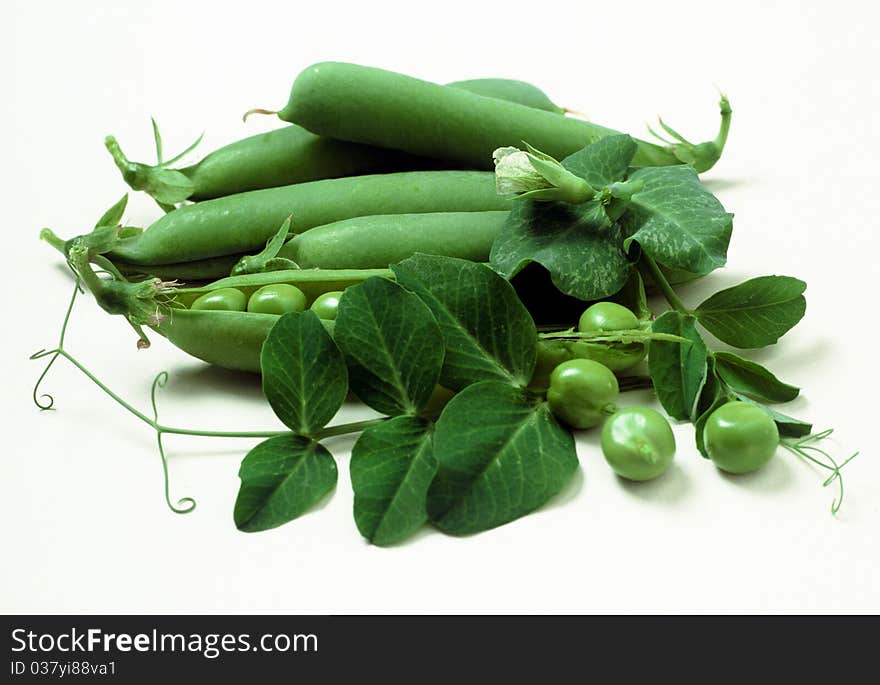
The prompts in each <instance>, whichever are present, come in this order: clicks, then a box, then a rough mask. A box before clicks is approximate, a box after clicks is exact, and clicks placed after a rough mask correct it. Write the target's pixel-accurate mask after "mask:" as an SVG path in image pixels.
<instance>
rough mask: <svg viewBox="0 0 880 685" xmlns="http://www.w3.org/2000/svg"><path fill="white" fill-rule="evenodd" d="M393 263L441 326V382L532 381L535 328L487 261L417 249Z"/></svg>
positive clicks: (453, 385)
mask: <svg viewBox="0 0 880 685" xmlns="http://www.w3.org/2000/svg"><path fill="white" fill-rule="evenodd" d="M391 268H392V270H393V271H394V275H395V277H396V278H397V281H398V283H400V284H401V285H402V286H403V287H405V288H407V289H409V290H411V291H412V292H414V293H415V294H416V295H418V296H419V298H421V300H422V301H423V302H424V303H425V304H426V305H427V306H428V307H429V308H430V310H431V312H433V314H434V317H435V318H436V320H437V322H438V323H439V325H440V331H441V334H442V340H443V343H444V345H445V347H446V357H445V361H444V363H443V370H442V372H441V375H440V383H441V385H443V386H444V387H447V388H449V389H450V390H461V389H462V388H464V387H466V386H467V385H470V384H471V383H475V382H477V381H481V380H498V381H503V382H506V383H513V384H515V385H522V386H525V385H527V384H528V382H529V379H530V378H531V376H532V369H533V368H534V366H535V346H536V342H537V331H536V329H535V323H534V321H532V317H531V316H530V315H529V313H528V311H527V310H526V308H525V307H524V306H523V304H522V302H520V300H519V298H518V297H517V296H516V292H515V291H514V290H513V286H511V285H510V283H508V282H507V281H505V280H504V279H503V278H502V277H501V276H499V275H498V274H497V273H495V272H494V271H492V269H490V268H488V267H486V266H485V265H483V264H475V263H474V262H468V261H465V260H462V259H455V258H452V257H438V256H432V255H423V254H417V255H415V256H413V257H410V258H409V259H406V260H404V261H402V262H400V263H399V264H396V265H394V266H392V267H391ZM347 297H348V293H346V298H347Z"/></svg>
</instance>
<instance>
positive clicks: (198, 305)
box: [190, 288, 247, 312]
mask: <svg viewBox="0 0 880 685" xmlns="http://www.w3.org/2000/svg"><path fill="white" fill-rule="evenodd" d="M246 304H247V298H246V297H245V296H244V293H243V292H241V290H236V289H235V288H218V289H217V290H211V291H209V292H207V293H205V294H204V295H202V296H201V297H199V298H197V299H196V300H195V302H193V303H192V306H191V307H190V309H202V310H212V311H224V312H243V311H244V309H245V305H246Z"/></svg>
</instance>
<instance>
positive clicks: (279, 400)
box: [260, 311, 348, 435]
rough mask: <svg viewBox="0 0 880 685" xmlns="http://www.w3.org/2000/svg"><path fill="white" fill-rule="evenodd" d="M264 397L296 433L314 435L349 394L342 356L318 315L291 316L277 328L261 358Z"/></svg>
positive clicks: (276, 325) (296, 313) (281, 319)
mask: <svg viewBox="0 0 880 685" xmlns="http://www.w3.org/2000/svg"><path fill="white" fill-rule="evenodd" d="M260 366H261V367H262V370H263V394H264V395H265V396H266V399H267V400H268V401H269V404H270V405H271V406H272V409H273V410H274V411H275V414H277V416H278V418H279V419H281V421H282V422H283V423H284V425H286V426H287V427H288V428H290V429H291V430H292V431H294V432H295V433H298V434H300V435H312V434H313V433H315V432H316V431H318V430H320V429H321V428H323V427H324V426H325V425H327V422H328V421H330V419H332V418H333V416H334V415H335V414H336V412H337V411H339V408H340V407H341V406H342V403H343V402H344V401H345V396H346V394H347V393H348V376H347V372H346V369H345V361H344V360H343V358H342V354H341V353H340V352H339V350H338V349H337V347H336V345H335V344H334V343H333V339H332V338H331V337H330V335H329V334H328V333H327V331H326V330H325V328H324V326H323V324H322V323H321V320H320V319H319V318H318V317H317V316H315V313H314V312H310V311H307V312H290V313H288V314H285V315H284V316H282V317H281V318H279V319H278V321H277V322H276V323H275V325H274V326H272V329H271V330H270V331H269V335H268V336H267V338H266V342H265V343H264V344H263V350H262V353H261V355H260Z"/></svg>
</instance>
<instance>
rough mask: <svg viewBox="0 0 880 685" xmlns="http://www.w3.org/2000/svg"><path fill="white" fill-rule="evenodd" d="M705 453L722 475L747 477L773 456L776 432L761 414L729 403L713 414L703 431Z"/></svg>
mask: <svg viewBox="0 0 880 685" xmlns="http://www.w3.org/2000/svg"><path fill="white" fill-rule="evenodd" d="M703 442H704V444H705V446H706V452H707V453H708V454H709V457H710V458H711V459H712V461H713V462H715V466H717V467H718V468H719V469H721V470H722V471H726V472H727V473H749V472H750V471H754V470H755V469H759V468H761V467H762V466H763V465H764V464H766V463H767V462H768V461H770V459H771V458H772V457H773V455H774V454H775V453H776V448H777V447H778V445H779V430H778V429H777V428H776V423H775V422H774V421H773V419H771V418H770V417H769V416H768V415H767V414H766V413H765V412H764V411H762V410H761V409H760V408H758V407H756V406H755V405H754V404H750V403H748V402H728V403H727V404H723V405H721V406H720V407H718V409H716V410H715V411H713V412H712V413H711V414H710V415H709V418H708V419H707V420H706V425H705V426H704V428H703Z"/></svg>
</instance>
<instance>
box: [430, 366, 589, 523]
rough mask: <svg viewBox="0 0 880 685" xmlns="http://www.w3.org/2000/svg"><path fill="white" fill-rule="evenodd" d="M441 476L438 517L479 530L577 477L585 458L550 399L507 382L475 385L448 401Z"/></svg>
mask: <svg viewBox="0 0 880 685" xmlns="http://www.w3.org/2000/svg"><path fill="white" fill-rule="evenodd" d="M434 455H435V457H436V459H437V462H438V464H439V468H438V471H437V476H436V477H435V479H434V482H433V483H432V484H431V488H430V490H429V491H428V514H429V516H430V517H431V521H432V522H433V523H434V524H435V525H436V526H437V527H438V528H440V529H442V530H444V531H445V532H447V533H453V534H467V533H476V532H478V531H481V530H487V529H489V528H494V527H495V526H500V525H501V524H503V523H507V522H509V521H512V520H514V519H516V518H519V517H520V516H523V515H525V514H527V513H529V512H531V511H533V510H534V509H536V508H538V507H540V506H541V505H542V504H544V503H545V502H547V500H549V499H550V498H551V497H552V496H553V495H555V494H557V493H558V492H559V491H560V490H561V489H562V487H563V486H564V485H565V484H566V483H567V482H568V481H569V479H570V478H571V476H572V474H573V473H574V471H575V469H576V468H577V464H578V460H577V454H576V453H575V446H574V439H573V438H572V436H571V433H570V432H569V431H568V430H566V429H565V428H563V427H562V426H560V425H559V423H558V422H557V421H556V419H554V418H553V416H552V414H551V413H550V410H549V409H548V408H547V405H546V404H545V403H539V404H535V402H534V401H532V400H531V399H529V398H528V396H527V395H526V393H525V392H524V391H523V390H521V389H519V388H515V387H513V386H511V385H509V384H506V383H500V382H497V381H484V382H482V383H476V384H474V385H471V386H469V387H467V388H466V389H465V390H463V391H462V392H460V393H459V394H458V395H456V396H455V397H454V398H452V400H451V401H450V402H449V404H448V405H446V408H445V409H444V411H443V414H442V415H441V416H440V419H439V421H438V422H437V426H436V430H435V434H434Z"/></svg>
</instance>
